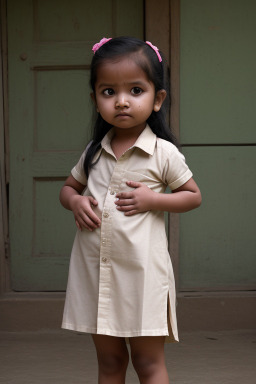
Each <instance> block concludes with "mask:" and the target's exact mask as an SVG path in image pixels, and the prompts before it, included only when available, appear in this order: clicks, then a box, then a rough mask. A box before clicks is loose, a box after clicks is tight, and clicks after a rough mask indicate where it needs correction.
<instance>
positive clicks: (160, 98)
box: [153, 89, 166, 112]
mask: <svg viewBox="0 0 256 384" xmlns="http://www.w3.org/2000/svg"><path fill="white" fill-rule="evenodd" d="M165 98H166V91H165V90H164V89H160V91H157V93H156V97H155V101H154V107H153V110H154V111H155V112H158V111H160V109H161V107H162V104H163V102H164V100H165Z"/></svg>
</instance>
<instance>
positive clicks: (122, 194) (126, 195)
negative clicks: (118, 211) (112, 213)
mask: <svg viewBox="0 0 256 384" xmlns="http://www.w3.org/2000/svg"><path fill="white" fill-rule="evenodd" d="M132 197H133V191H132V192H119V193H117V194H116V198H117V199H131V198H132Z"/></svg>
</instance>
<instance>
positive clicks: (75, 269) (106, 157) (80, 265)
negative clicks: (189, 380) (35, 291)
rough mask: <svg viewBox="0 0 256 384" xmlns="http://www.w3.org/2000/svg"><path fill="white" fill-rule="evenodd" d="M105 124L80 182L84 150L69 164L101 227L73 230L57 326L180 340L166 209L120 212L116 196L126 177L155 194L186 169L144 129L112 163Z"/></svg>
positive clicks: (176, 182)
mask: <svg viewBox="0 0 256 384" xmlns="http://www.w3.org/2000/svg"><path fill="white" fill-rule="evenodd" d="M112 136H113V129H111V130H110V131H109V132H108V133H107V135H106V136H105V137H104V139H103V140H102V143H101V144H102V148H101V149H100V151H99V152H98V153H97V155H96V158H97V159H98V162H97V164H96V165H95V166H94V167H93V168H92V170H91V172H90V175H89V178H88V181H87V180H86V177H85V174H84V170H83V161H84V156H85V153H83V155H82V156H81V158H80V160H79V162H78V164H77V165H76V166H75V167H74V168H73V169H72V171H71V173H72V175H73V177H74V178H75V179H76V180H77V181H79V182H80V183H82V184H84V185H86V188H85V190H84V192H83V195H85V196H93V197H94V198H95V199H96V200H97V201H98V206H97V208H96V209H95V212H96V214H97V215H98V216H99V217H100V218H101V220H102V224H101V227H100V228H98V229H96V230H94V231H93V232H90V231H88V230H86V229H83V230H82V231H77V234H76V237H75V240H74V245H73V249H72V255H71V260H70V268H69V279H68V286H67V294H66V301H65V309H64V315H63V324H62V327H63V328H65V329H70V330H76V331H80V332H89V333H97V334H103V335H112V336H119V337H134V336H160V335H162V336H164V335H168V334H169V333H170V334H169V336H170V338H169V339H170V340H171V341H178V331H177V322H176V299H175V282H174V275H173V269H172V264H171V260H170V256H169V254H168V246H167V239H166V233H165V221H164V213H163V212H160V211H149V212H144V213H139V214H136V215H133V216H125V215H124V213H123V212H120V211H118V210H117V209H116V205H115V203H114V202H115V199H116V197H115V195H116V193H117V192H120V191H129V190H131V188H129V187H128V186H127V185H126V181H128V180H132V181H139V182H141V183H145V184H146V185H147V186H148V187H149V188H151V189H152V190H153V191H155V192H159V193H163V192H164V191H165V189H166V187H167V186H169V187H170V188H171V189H176V188H178V187H180V186H181V185H183V184H184V183H186V182H187V181H188V180H189V179H190V178H191V177H192V173H191V171H190V170H189V168H188V166H187V165H186V163H185V159H184V156H183V155H182V154H181V153H180V152H179V151H178V149H177V148H176V147H175V146H174V145H173V144H171V143H169V142H168V141H165V140H162V139H159V138H157V137H156V135H155V134H154V133H153V132H152V131H151V129H150V127H149V126H147V127H146V128H145V129H144V131H143V132H142V133H141V135H140V136H139V138H138V139H137V141H136V143H135V144H134V146H133V147H132V148H130V149H129V150H127V151H126V152H125V153H124V154H123V155H122V156H121V157H120V158H119V159H118V160H117V159H116V157H115V155H114V153H113V151H112V149H111V145H110V142H111V138H112ZM168 329H169V331H168Z"/></svg>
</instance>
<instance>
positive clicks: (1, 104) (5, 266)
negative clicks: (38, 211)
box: [0, 0, 11, 294]
mask: <svg viewBox="0 0 256 384" xmlns="http://www.w3.org/2000/svg"><path fill="white" fill-rule="evenodd" d="M6 2H7V0H0V33H1V39H0V76H1V77H0V294H1V293H5V292H8V291H10V290H11V287H10V268H9V236H8V233H9V231H8V183H9V142H8V133H9V132H8V87H7V15H6V8H7V7H6Z"/></svg>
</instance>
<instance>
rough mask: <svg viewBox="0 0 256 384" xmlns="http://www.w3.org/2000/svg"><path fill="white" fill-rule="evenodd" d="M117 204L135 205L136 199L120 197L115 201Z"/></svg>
mask: <svg viewBox="0 0 256 384" xmlns="http://www.w3.org/2000/svg"><path fill="white" fill-rule="evenodd" d="M115 204H116V205H117V206H118V207H121V206H125V205H133V204H134V201H133V199H125V200H123V199H119V200H117V201H115Z"/></svg>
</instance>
